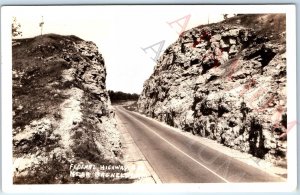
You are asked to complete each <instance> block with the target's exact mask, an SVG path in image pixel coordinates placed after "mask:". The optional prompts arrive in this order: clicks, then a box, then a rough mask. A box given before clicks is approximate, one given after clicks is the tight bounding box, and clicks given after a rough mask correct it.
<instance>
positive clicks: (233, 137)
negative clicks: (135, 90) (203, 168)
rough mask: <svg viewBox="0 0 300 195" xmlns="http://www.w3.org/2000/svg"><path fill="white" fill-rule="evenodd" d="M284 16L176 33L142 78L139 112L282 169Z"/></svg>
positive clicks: (251, 18)
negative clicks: (149, 72) (264, 160)
mask: <svg viewBox="0 0 300 195" xmlns="http://www.w3.org/2000/svg"><path fill="white" fill-rule="evenodd" d="M285 51H286V45H285V15H282V14H265V15H238V16H235V17H233V18H229V19H227V20H225V21H223V22H220V23H215V24H209V25H201V26H198V27H196V28H193V29H191V30H188V31H185V32H184V33H182V34H181V36H180V37H179V38H178V40H177V41H176V42H175V43H173V44H172V45H170V46H169V47H168V48H167V49H166V50H165V52H164V53H163V54H162V55H161V57H160V59H159V60H158V63H157V65H156V67H155V69H154V73H153V74H152V75H151V76H150V78H149V79H148V80H147V81H146V82H145V83H144V88H143V92H142V94H141V96H140V98H139V101H138V109H139V111H140V112H142V113H144V114H146V115H148V116H150V117H153V118H155V119H158V120H160V121H163V122H165V123H167V124H169V125H171V126H174V127H177V128H180V129H182V130H184V131H189V132H191V133H193V134H196V135H199V136H203V137H207V138H210V139H213V140H216V141H217V142H219V143H222V144H224V145H225V146H228V147H231V148H234V149H236V150H240V151H243V152H247V153H250V154H252V155H253V156H256V157H259V158H262V159H266V160H268V161H270V162H273V163H275V164H276V165H280V166H286V151H287V144H286V138H287V137H286V129H287V114H286V110H287V108H286V57H285Z"/></svg>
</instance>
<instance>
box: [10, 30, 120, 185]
mask: <svg viewBox="0 0 300 195" xmlns="http://www.w3.org/2000/svg"><path fill="white" fill-rule="evenodd" d="M12 49H13V166H14V183H81V182H83V183H99V182H100V183H101V182H113V181H107V180H106V181H103V180H101V178H100V179H98V180H92V179H90V180H82V179H81V180H79V178H78V177H74V178H72V177H70V164H71V163H74V164H76V163H84V164H90V165H95V166H98V165H106V164H109V163H110V164H111V163H113V164H120V161H119V157H120V155H121V148H120V147H121V144H120V137H119V132H118V130H117V129H116V121H115V119H114V112H113V109H112V107H111V104H110V99H109V96H108V93H107V91H106V89H105V79H106V69H105V66H104V60H103V58H102V55H101V54H100V53H99V52H98V49H97V47H96V45H95V44H94V43H92V42H88V41H84V40H81V39H80V38H78V37H75V36H60V35H55V34H48V35H43V36H38V37H35V38H29V39H18V40H14V46H13V48H12Z"/></svg>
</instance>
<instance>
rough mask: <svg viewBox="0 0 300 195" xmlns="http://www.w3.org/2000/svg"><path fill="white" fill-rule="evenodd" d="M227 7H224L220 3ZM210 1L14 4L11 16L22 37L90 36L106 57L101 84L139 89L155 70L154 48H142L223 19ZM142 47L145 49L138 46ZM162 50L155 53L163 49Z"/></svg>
mask: <svg viewBox="0 0 300 195" xmlns="http://www.w3.org/2000/svg"><path fill="white" fill-rule="evenodd" d="M224 7H226V6H224ZM216 10H217V9H216V8H215V7H211V6H203V5H202V6H195V5H190V6H171V5H168V6H73V7H70V6H69V7H63V6H60V7H59V6H57V7H37V6H35V7H14V8H13V9H12V11H11V15H12V16H15V17H16V18H17V21H18V22H19V23H20V24H21V31H22V33H23V35H22V38H27V37H34V36H37V35H40V30H41V29H40V27H39V23H40V22H41V20H42V17H43V21H44V26H43V34H46V33H56V34H61V35H76V36H78V37H80V38H82V39H84V40H87V41H93V42H94V43H96V45H97V46H98V48H99V51H100V53H101V54H102V55H103V57H104V60H105V66H106V69H107V78H106V88H107V89H108V90H114V91H123V92H127V93H138V94H139V93H141V92H142V89H143V84H144V81H146V80H147V79H148V78H149V77H150V75H151V74H152V72H153V70H154V66H155V64H156V62H155V61H154V60H153V59H154V58H155V56H156V53H155V52H153V51H152V50H151V48H149V49H145V48H147V47H150V46H152V45H155V46H153V49H155V50H156V51H157V50H158V47H159V44H158V43H159V42H161V41H162V42H161V43H164V44H163V45H161V46H163V47H162V52H163V51H164V50H165V49H166V48H167V47H168V46H169V45H170V44H172V43H173V42H175V41H176V40H177V38H178V33H179V32H180V31H181V30H182V27H180V26H179V24H180V25H181V26H184V23H185V22H186V28H185V30H188V29H190V28H193V27H195V26H198V25H200V24H207V23H208V20H209V22H210V23H212V22H218V21H221V20H223V13H229V14H232V11H231V10H230V9H227V10H225V12H222V10H218V11H216ZM175 21H177V22H178V23H176V22H175ZM143 49H144V50H143ZM162 52H161V53H160V54H162Z"/></svg>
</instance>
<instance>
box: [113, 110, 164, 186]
mask: <svg viewBox="0 0 300 195" xmlns="http://www.w3.org/2000/svg"><path fill="white" fill-rule="evenodd" d="M115 119H116V120H117V129H119V131H120V134H121V143H122V151H123V159H122V163H123V164H124V165H125V167H127V168H128V170H129V175H130V178H131V179H134V183H147V184H151V183H152V184H155V183H162V182H161V180H160V179H159V177H158V176H157V174H156V173H155V172H154V170H153V168H152V167H151V165H150V164H149V162H148V161H147V160H146V158H145V156H144V155H143V154H142V152H141V151H140V149H139V148H138V146H137V145H136V143H135V142H134V140H133V139H132V137H131V135H130V134H129V132H128V131H127V129H126V124H124V123H123V122H122V121H121V120H120V118H119V117H118V115H117V114H116V116H115Z"/></svg>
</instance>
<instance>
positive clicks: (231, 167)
mask: <svg viewBox="0 0 300 195" xmlns="http://www.w3.org/2000/svg"><path fill="white" fill-rule="evenodd" d="M115 110H116V114H117V115H118V117H119V119H120V120H121V121H122V123H123V124H124V126H125V127H126V128H127V131H128V132H129V133H130V135H131V137H132V138H133V140H134V142H135V143H136V144H137V146H138V147H139V149H140V150H141V151H142V153H143V154H144V156H145V157H146V159H147V161H148V162H149V163H150V165H151V166H152V168H153V169H154V171H155V172H156V174H157V175H158V176H159V178H160V180H161V181H162V182H163V183H231V182H278V181H284V180H283V179H282V178H280V177H277V176H275V175H270V174H267V173H266V172H264V171H262V170H260V169H257V168H255V167H252V166H250V165H247V164H245V163H243V162H241V161H238V160H236V159H233V158H231V157H229V156H227V155H225V154H223V153H221V152H219V151H217V150H214V149H212V148H210V147H207V146H205V145H203V144H201V143H199V142H197V141H195V140H193V139H191V138H189V137H187V136H184V135H182V134H181V133H179V132H176V131H174V130H173V129H171V128H168V127H166V126H165V125H162V124H161V123H160V122H156V121H154V120H151V119H149V118H147V117H144V116H141V115H140V114H137V113H135V112H131V111H128V110H126V109H124V108H123V107H121V106H116V107H115Z"/></svg>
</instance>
